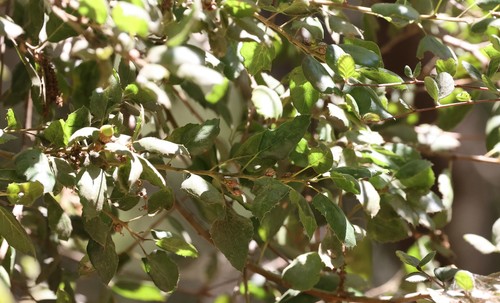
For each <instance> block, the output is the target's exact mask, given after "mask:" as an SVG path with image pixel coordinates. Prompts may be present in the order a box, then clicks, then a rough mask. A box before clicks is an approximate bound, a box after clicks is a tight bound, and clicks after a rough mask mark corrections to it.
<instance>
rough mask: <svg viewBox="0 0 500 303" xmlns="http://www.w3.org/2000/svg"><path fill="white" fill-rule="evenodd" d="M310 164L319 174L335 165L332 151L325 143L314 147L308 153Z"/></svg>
mask: <svg viewBox="0 0 500 303" xmlns="http://www.w3.org/2000/svg"><path fill="white" fill-rule="evenodd" d="M307 161H308V166H310V167H312V168H313V169H314V171H315V172H316V173H318V174H323V173H325V172H327V171H329V170H330V169H331V168H332V166H333V155H332V151H331V150H330V149H329V148H328V147H327V146H326V145H324V144H321V143H320V144H319V145H318V146H315V147H312V148H311V149H310V150H309V152H308V154H307Z"/></svg>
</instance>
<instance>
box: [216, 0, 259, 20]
mask: <svg viewBox="0 0 500 303" xmlns="http://www.w3.org/2000/svg"><path fill="white" fill-rule="evenodd" d="M223 7H224V10H226V11H227V12H228V13H229V14H231V15H232V16H235V17H237V18H242V17H251V16H253V14H254V13H255V12H257V11H259V8H258V7H257V5H255V3H252V2H250V1H245V0H225V1H224V2H223Z"/></svg>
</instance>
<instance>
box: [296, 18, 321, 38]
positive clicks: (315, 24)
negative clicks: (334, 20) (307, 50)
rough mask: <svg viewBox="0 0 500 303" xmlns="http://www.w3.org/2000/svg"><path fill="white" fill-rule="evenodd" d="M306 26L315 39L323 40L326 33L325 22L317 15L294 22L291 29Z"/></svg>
mask: <svg viewBox="0 0 500 303" xmlns="http://www.w3.org/2000/svg"><path fill="white" fill-rule="evenodd" d="M301 28H305V29H306V30H307V31H308V32H309V33H310V34H311V38H312V39H313V41H323V39H324V36H325V33H324V30H323V24H322V23H321V21H320V20H319V19H318V18H317V17H311V16H309V17H305V18H301V19H300V20H297V21H294V22H292V25H291V29H293V30H299V29H301Z"/></svg>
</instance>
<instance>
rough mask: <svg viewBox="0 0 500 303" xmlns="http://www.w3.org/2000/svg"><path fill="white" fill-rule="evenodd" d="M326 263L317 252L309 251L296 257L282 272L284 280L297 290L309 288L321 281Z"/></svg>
mask: <svg viewBox="0 0 500 303" xmlns="http://www.w3.org/2000/svg"><path fill="white" fill-rule="evenodd" d="M323 267H324V265H323V263H322V262H321V258H320V256H319V255H318V253H317V252H309V253H305V254H302V255H300V256H298V257H296V258H295V259H294V260H293V261H292V263H290V265H288V266H287V267H285V269H284V270H283V273H282V277H283V280H284V281H285V282H287V283H289V284H290V286H291V288H293V289H297V290H309V289H311V288H313V287H314V285H315V284H316V283H318V282H319V279H320V273H321V270H322V269H323Z"/></svg>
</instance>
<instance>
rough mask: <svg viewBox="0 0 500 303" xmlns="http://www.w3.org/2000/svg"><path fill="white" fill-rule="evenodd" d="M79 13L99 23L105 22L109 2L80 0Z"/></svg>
mask: <svg viewBox="0 0 500 303" xmlns="http://www.w3.org/2000/svg"><path fill="white" fill-rule="evenodd" d="M78 13H79V14H80V15H82V16H86V17H88V18H90V19H91V20H94V21H95V22H96V23H97V24H104V22H106V19H107V18H108V3H107V1H105V0H80V1H79V7H78Z"/></svg>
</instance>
